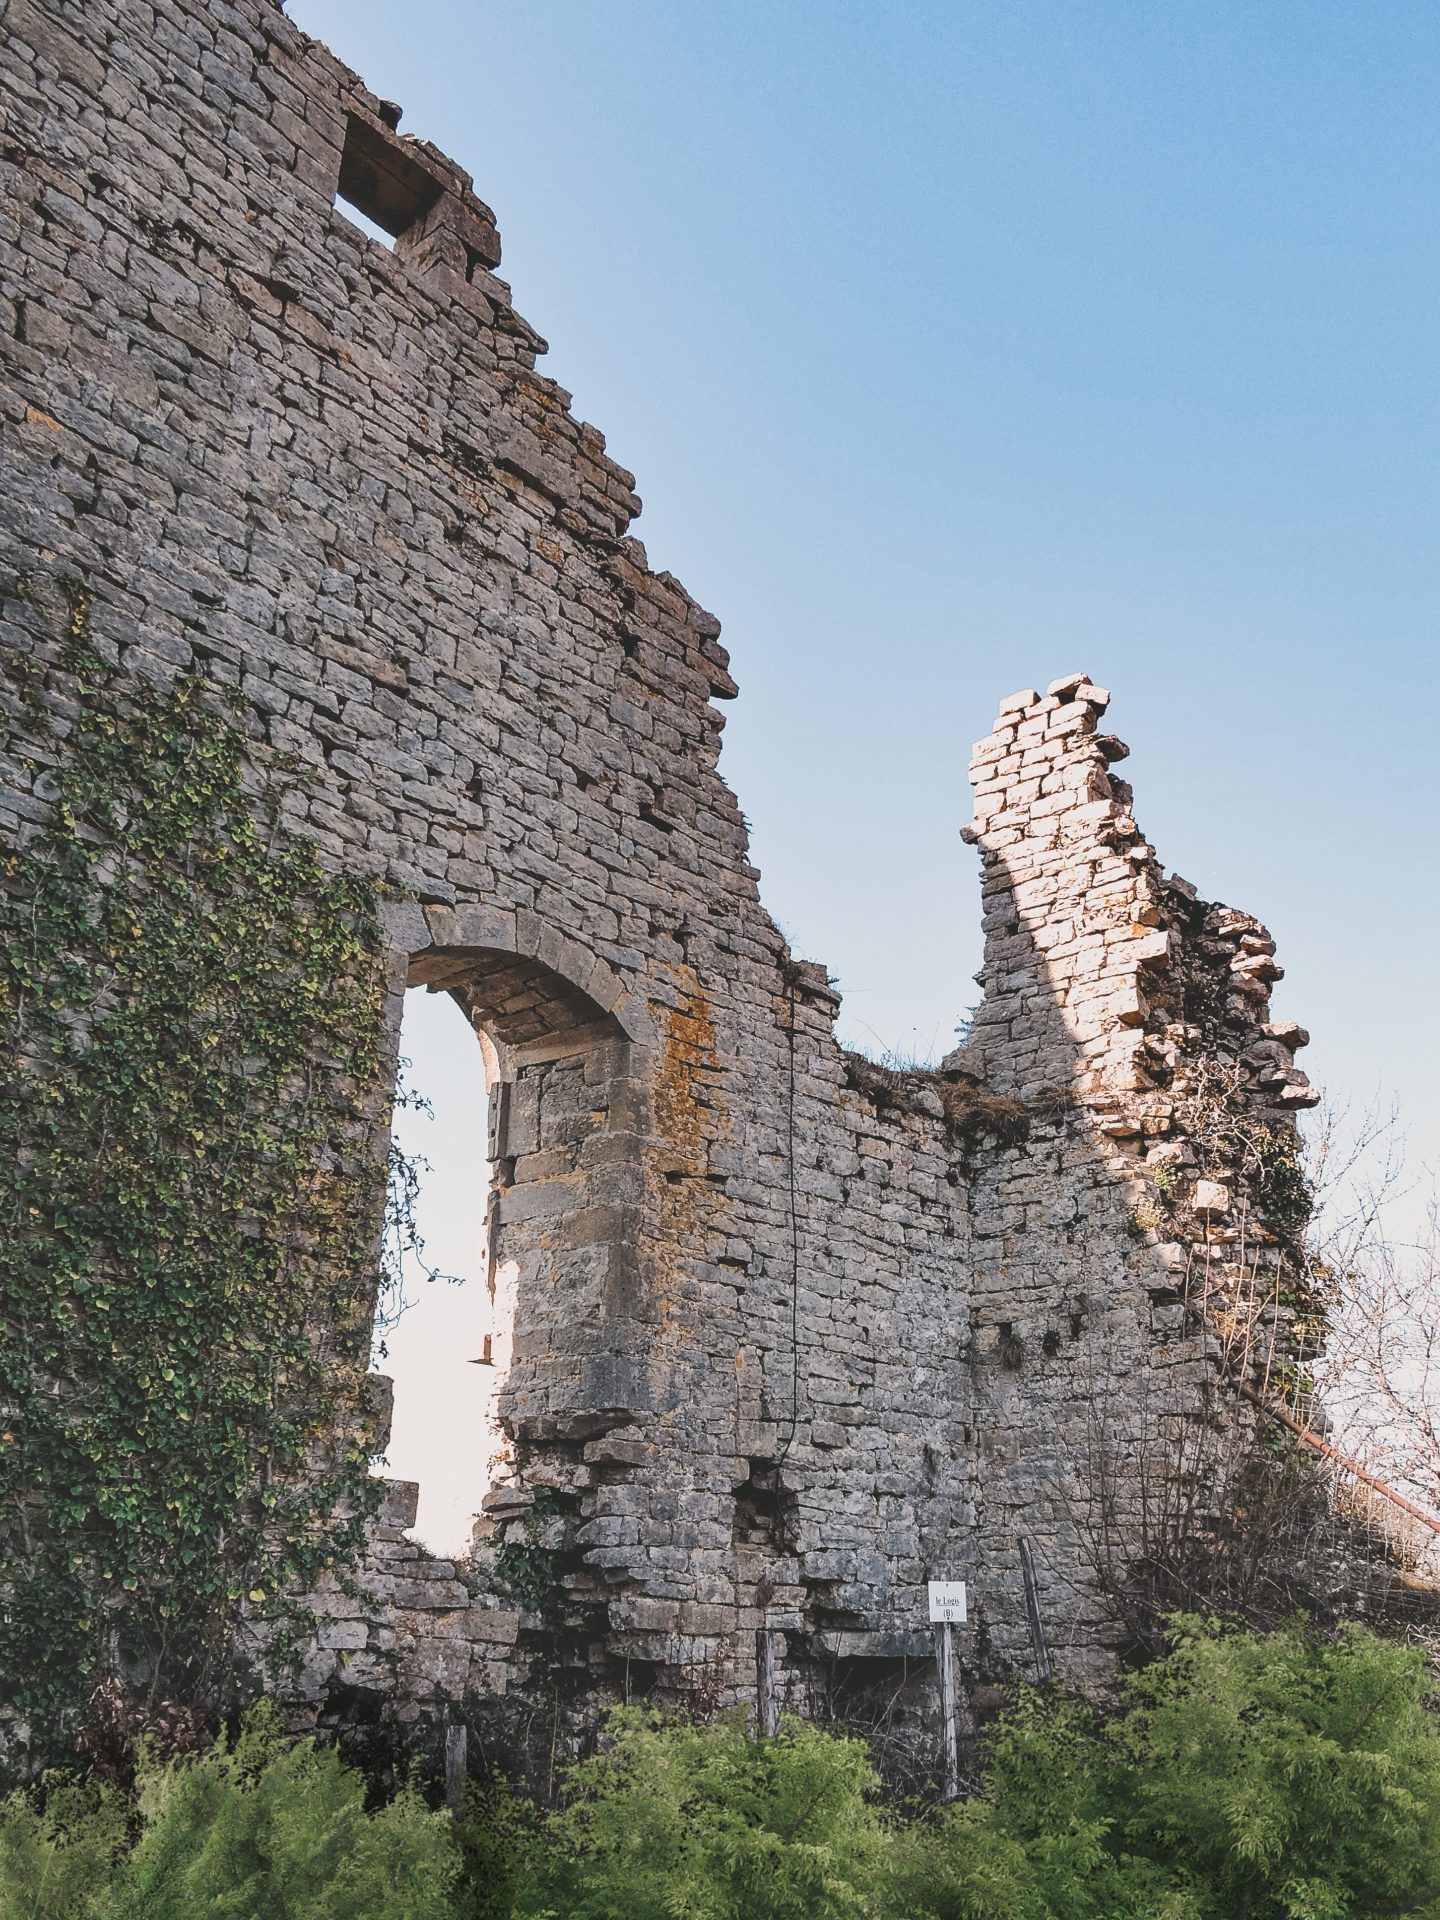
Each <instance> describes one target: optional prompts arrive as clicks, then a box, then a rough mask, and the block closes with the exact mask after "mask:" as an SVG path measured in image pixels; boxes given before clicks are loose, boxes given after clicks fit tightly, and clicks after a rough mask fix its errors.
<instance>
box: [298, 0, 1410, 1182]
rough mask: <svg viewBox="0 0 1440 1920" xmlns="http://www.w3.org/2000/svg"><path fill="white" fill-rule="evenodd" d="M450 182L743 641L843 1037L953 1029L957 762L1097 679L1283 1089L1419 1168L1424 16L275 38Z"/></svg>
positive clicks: (1153, 819)
mask: <svg viewBox="0 0 1440 1920" xmlns="http://www.w3.org/2000/svg"><path fill="white" fill-rule="evenodd" d="M289 12H290V14H291V17H292V18H294V19H295V20H296V21H298V23H299V24H300V25H301V26H302V27H304V28H306V29H307V30H308V31H310V32H313V33H317V34H319V35H320V36H321V37H322V38H324V39H325V40H327V41H328V42H329V43H330V45H331V46H332V47H333V48H334V50H335V51H336V52H337V53H338V54H339V55H340V57H341V58H342V59H344V60H347V61H348V62H349V63H350V64H351V65H352V66H354V67H356V68H358V69H359V71H360V72H361V73H362V74H363V75H364V76H365V78H366V80H367V82H368V83H369V85H371V86H372V87H373V88H374V89H375V90H376V91H377V92H379V93H381V94H384V95H386V96H388V97H390V98H393V99H395V100H397V101H398V102H399V103H400V105H401V106H402V107H403V109H404V121H403V125H402V130H403V131H406V132H413V133H416V134H421V135H424V136H426V137H428V138H430V139H432V140H434V141H435V142H436V143H437V144H438V145H439V146H440V147H442V148H443V149H444V150H445V151H446V152H448V153H450V154H451V155H453V156H454V157H455V158H456V159H457V160H459V161H460V162H461V163H462V164H463V165H464V166H466V167H467V168H468V169H469V170H470V171H471V172H472V173H473V174H474V176H475V183H476V188H477V191H478V192H479V193H480V195H481V197H482V198H483V199H485V200H487V201H488V202H489V203H490V204H491V205H492V206H493V207H494V208H495V210H496V212H497V215H498V217H499V224H500V230H501V234H502V236H503V239H504V243H505V264H504V266H503V268H502V272H503V273H504V275H505V276H506V278H507V279H509V280H510V282H511V284H512V285H513V286H514V288H515V293H516V304H517V306H518V307H519V309H520V311H521V312H522V313H524V314H525V316H526V317H527V319H529V320H530V321H531V322H532V323H533V324H534V325H535V326H537V327H538V328H539V330H540V331H541V333H543V334H544V335H545V336H546V338H547V339H548V340H549V341H550V342H551V345H552V351H551V354H550V356H549V359H548V361H546V362H544V363H542V364H543V365H545V366H546V367H547V369H548V371H550V372H551V373H552V374H553V375H554V376H555V377H556V378H557V379H559V380H560V381H561V382H563V384H564V385H566V386H567V387H569V388H571V389H572V390H573V391H574V393H575V398H576V411H577V412H578V413H579V414H580V415H581V416H582V417H584V418H587V419H590V420H593V421H595V423H596V424H597V425H599V426H600V427H602V428H603V429H604V431H605V433H606V435H607V436H608V439H609V442H610V447H611V451H612V452H613V453H614V455H615V457H616V458H617V459H619V460H620V461H622V462H623V463H624V464H625V465H626V466H629V467H631V468H633V469H634V471H635V472H636V474H637V475H638V480H639V491H640V493H641V495H642V496H643V498H644V499H645V501H646V507H645V512H644V515H643V517H642V519H641V520H640V522H639V523H638V524H637V526H636V528H635V531H636V533H637V534H638V535H639V536H640V537H641V538H642V539H644V540H645V542H646V544H647V546H648V549H649V552H650V556H651V559H652V562H653V563H654V564H656V565H657V566H661V567H667V568H669V569H670V570H671V571H673V572H674V573H676V574H678V575H679V576H680V578H681V579H683V580H684V581H685V583H686V585H687V586H688V587H689V588H690V590H691V591H692V592H693V593H694V594H695V595H696V597H697V598H698V599H700V600H701V601H702V602H703V603H704V604H705V605H706V606H708V607H710V608H711V609H712V610H713V611H714V612H715V613H716V614H717V615H718V616H719V617H720V619H721V620H722V621H723V622H724V627H725V634H724V638H725V641H726V644H727V645H728V646H729V647H730V649H731V652H732V655H733V660H734V668H735V673H736V676H737V678H738V680H739V682H740V687H741V697H740V700H739V701H738V702H737V703H735V704H734V705H733V706H732V707H731V708H730V709H729V714H730V724H729V727H728V730H727V733H726V748H725V753H724V757H723V760H722V770H723V771H724V773H725V775H726V777H727V778H728V779H729V780H730V782H731V784H732V785H733V786H734V788H735V789H736V791H737V793H738V794H739V797H740V803H741V805H742V806H743V807H744V809H745V811H746V813H747V814H748V816H749V817H750V819H751V821H752V823H753V827H754V836H755V842H754V844H755V857H756V860H757V864H759V865H760V866H761V867H762V868H763V870H764V880H763V882H762V888H763V892H764V897H765V899H766V902H767V904H768V906H769V907H770V910H771V911H772V912H773V913H774V914H775V916H776V917H777V919H778V920H779V921H780V923H781V925H782V926H783V927H784V928H785V930H786V932H787V933H788V934H789V935H790V937H791V940H792V942H793V944H794V946H795V948H796V950H797V952H799V953H800V954H801V955H802V956H803V957H806V958H812V959H820V960H824V961H825V962H826V963H827V964H828V965H829V966H830V967H831V968H832V970H834V971H835V972H836V973H837V974H838V975H839V978H840V983H841V986H842V988H843V990H844V993H845V1004H844V1010H843V1013H842V1016H841V1031H842V1034H843V1035H844V1036H845V1037H847V1038H850V1039H852V1040H853V1039H858V1040H861V1041H863V1042H865V1043H867V1044H868V1045H870V1046H872V1047H874V1046H877V1045H878V1046H881V1047H890V1048H894V1049H897V1050H900V1051H907V1052H919V1053H922V1054H923V1053H926V1052H928V1051H934V1052H937V1053H938V1052H941V1051H943V1050H944V1049H945V1048H946V1047H947V1046H948V1045H949V1044H950V1041H951V1035H952V1030H953V1028H954V1026H955V1024H956V1022H957V1020H958V1019H959V1018H960V1017H961V1015H962V1013H963V1011H964V1009H965V1008H966V1007H967V1006H968V1005H969V1004H970V1003H971V1002H972V1001H973V1000H974V999H975V997H976V993H975V989H974V988H973V987H972V985H971V982H970V975H971V974H972V973H973V971H974V970H975V968H976V966H977V965H978V964H979V957H980V943H979V910H978V901H977V889H976V870H977V869H976V860H975V856H974V854H973V853H971V852H970V851H968V850H967V849H966V848H964V847H963V846H962V845H961V844H960V842H959V840H958V838H957V829H958V827H959V826H960V824H961V823H962V821H964V820H965V819H966V818H967V817H968V814H969V805H968V798H967V788H966V780H965V764H966V759H967V757H968V751H969V747H970V743H971V742H972V741H973V740H975V739H977V738H978V737H979V736H980V735H981V734H983V733H985V732H986V731H988V728H989V725H990V721H991V717H992V715H993V712H994V708H995V705H996V702H997V701H998V700H999V698H1000V697H1001V696H1002V695H1004V694H1006V693H1009V692H1010V691H1011V690H1012V689H1014V688H1015V687H1019V686H1025V685H1034V684H1037V683H1038V684H1041V685H1043V684H1044V683H1045V682H1046V681H1047V680H1049V679H1052V678H1053V677H1055V676H1056V675H1057V674H1060V673H1062V672H1067V671H1070V670H1071V669H1073V668H1077V667H1083V668H1085V669H1086V670H1088V671H1089V672H1090V674H1091V675H1092V676H1093V677H1094V678H1095V679H1096V680H1099V681H1101V682H1102V683H1103V684H1105V685H1107V686H1109V687H1110V688H1111V689H1112V690H1113V692H1114V695H1115V701H1114V705H1113V707H1112V709H1111V713H1110V716H1109V718H1110V722H1111V723H1112V724H1113V726H1114V728H1115V730H1116V731H1117V732H1119V733H1120V734H1121V735H1122V736H1123V737H1124V738H1125V739H1127V740H1129V741H1130V743H1131V745H1132V747H1133V749H1134V752H1133V755H1132V758H1131V760H1130V761H1129V762H1128V763H1127V765H1126V768H1125V771H1126V773H1127V775H1129V777H1131V778H1132V779H1133V781H1134V783H1135V787H1136V811H1137V815H1138V817H1139V820H1140V823H1141V826H1142V828H1143V829H1144V830H1145V832H1146V833H1147V834H1148V836H1149V837H1150V838H1151V840H1152V841H1153V842H1154V843H1155V845H1156V846H1157V848H1158V850H1159V853H1160V855H1161V858H1162V859H1164V860H1165V861H1166V862H1167V864H1169V865H1171V866H1173V867H1174V868H1176V869H1178V870H1179V871H1180V872H1181V873H1183V874H1184V875H1186V876H1187V877H1188V878H1189V879H1191V880H1193V881H1195V882H1196V883H1197V884H1198V885H1199V886H1200V888H1201V890H1202V892H1204V893H1206V894H1208V895H1210V896H1211V897H1214V898H1219V899H1224V900H1228V901H1232V902H1233V903H1234V904H1235V905H1237V906H1242V907H1245V908H1247V909H1248V910H1250V911H1252V912H1255V913H1258V914H1259V915H1260V916H1261V917H1262V918H1263V919H1264V920H1266V921H1267V922H1268V924H1269V926H1270V928H1271V930H1272V932H1273V933H1274V934H1275V936H1276V938H1277V940H1278V941H1279V943H1280V959H1281V962H1282V964H1284V965H1285V966H1286V968H1287V970H1288V977H1287V978H1286V980H1285V981H1284V982H1283V983H1282V985H1281V986H1280V988H1279V989H1278V991H1277V995H1276V1007H1277V1013H1278V1014H1279V1015H1281V1016H1283V1017H1288V1018H1294V1019H1298V1020H1301V1021H1302V1022H1303V1023H1304V1024H1305V1025H1307V1026H1309V1027H1310V1028H1311V1030H1312V1032H1313V1034H1314V1036H1315V1042H1314V1045H1313V1047H1312V1048H1311V1050H1310V1052H1309V1054H1308V1055H1306V1056H1302V1063H1303V1064H1304V1065H1306V1067H1307V1069H1308V1070H1309V1072H1310V1074H1311V1076H1312V1078H1314V1079H1316V1080H1318V1081H1320V1082H1322V1083H1324V1084H1325V1085H1327V1086H1328V1087H1329V1088H1330V1089H1331V1090H1333V1091H1334V1092H1336V1093H1337V1094H1340V1095H1342V1096H1343V1095H1346V1094H1348V1095H1350V1096H1352V1097H1353V1098H1354V1099H1356V1100H1360V1101H1363V1100H1364V1099H1366V1098H1367V1097H1369V1096H1371V1095H1373V1094H1375V1093H1376V1092H1377V1091H1378V1093H1379V1094H1380V1096H1381V1097H1382V1098H1383V1099H1385V1100H1387V1101H1388V1100H1389V1099H1390V1098H1391V1097H1392V1096H1393V1097H1395V1098H1397V1099H1398V1100H1399V1102H1400V1104H1401V1107H1402V1109H1403V1113H1404V1116H1405V1118H1406V1120H1407V1122H1408V1125H1409V1128H1410V1135H1411V1142H1412V1160H1413V1161H1414V1162H1415V1163H1416V1164H1417V1165H1418V1164H1419V1163H1421V1162H1424V1161H1426V1160H1428V1161H1430V1162H1431V1163H1433V1162H1434V1161H1435V1160H1436V1159H1437V1158H1440V1093H1437V1086H1440V1022H1437V1019H1436V1014H1435V996H1434V991H1433V980H1434V972H1435V962H1434V955H1435V953H1436V950H1437V947H1440V924H1437V923H1440V912H1437V906H1436V899H1437V870H1440V861H1437V857H1436V845H1435V843H1436V835H1437V827H1440V805H1437V774H1436V754H1437V741H1440V698H1437V696H1440V671H1437V666H1436V640H1437V631H1436V630H1437V600H1440V594H1437V587H1440V546H1437V539H1436V526H1437V508H1440V468H1437V459H1436V453H1437V436H1436V414H1437V404H1436V403H1437V397H1440V363H1437V352H1436V347H1437V316H1436V306H1437V299H1436V295H1437V277H1440V275H1437V262H1440V247H1437V239H1440V235H1437V225H1440V216H1437V207H1440V115H1437V112H1436V104H1435V103H1436V99H1437V96H1440V8H1437V7H1436V6H1435V5H1434V4H1433V0H1416V4H1405V3H1403V0H1401V3H1395V4H1392V3H1391V0H1369V3H1368V4H1366V5H1363V6H1357V5H1355V4H1354V3H1353V0H1343V4H1341V3H1340V0H1306V3H1305V4H1300V3H1298V0H1263V4H1257V0H1204V3H1203V4H1189V3H1187V0H1167V4H1165V5H1163V6H1157V5H1154V4H1150V0H1124V3H1121V0H1043V3H1042V0H1005V4H998V3H997V0H985V4H979V3H978V0H952V4H947V5H940V4H933V3H931V0H911V3H910V4H906V3H905V0H889V4H882V0H848V3H847V4H843V5H838V6H837V5H834V4H820V0H766V3H765V4H758V3H755V0H642V3H640V4H620V3H619V0H543V3H540V0H536V3H533V4H531V5H529V6H516V5H514V4H507V5H505V6H498V5H491V4H474V3H473V0H470V3H468V4H467V3H466V0H409V4H408V5H406V6H404V7H397V6H395V5H394V4H393V3H390V4H381V3H380V0H292V3H291V5H290V7H289Z"/></svg>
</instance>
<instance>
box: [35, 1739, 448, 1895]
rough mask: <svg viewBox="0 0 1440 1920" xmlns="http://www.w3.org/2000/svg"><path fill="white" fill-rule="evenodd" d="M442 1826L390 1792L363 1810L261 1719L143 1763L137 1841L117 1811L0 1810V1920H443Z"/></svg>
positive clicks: (114, 1800)
mask: <svg viewBox="0 0 1440 1920" xmlns="http://www.w3.org/2000/svg"><path fill="white" fill-rule="evenodd" d="M449 1827H450V1822H449V1818H448V1816H447V1815H445V1814H438V1813H431V1812H430V1811H429V1810H428V1808H427V1807H426V1806H425V1804H424V1802H423V1801H422V1800H420V1799H419V1798H418V1797H417V1796H416V1795H415V1794H413V1793H410V1792H408V1791H406V1792H401V1793H400V1794H399V1795H398V1796H397V1797H396V1798H395V1799H394V1800H392V1801H391V1802H390V1803H389V1805H388V1806H385V1807H382V1808H381V1809H380V1810H379V1812H377V1813H371V1814H367V1813H366V1811H365V1781H364V1778H363V1776H362V1775H361V1774H359V1773H357V1772H355V1771H354V1770H353V1769H352V1768H349V1767H346V1766H344V1765H343V1764H342V1763H341V1760H340V1758H339V1756H338V1755H337V1754H336V1753H335V1751H334V1749H333V1748H329V1747H317V1746H316V1745H315V1744H314V1743H313V1742H312V1741H297V1742H290V1741H287V1740H285V1739H284V1738H283V1737H282V1735H281V1733H280V1730H279V1722H278V1717H277V1716H276V1714H275V1712H274V1709H273V1708H271V1707H268V1706H263V1705H262V1706H260V1707H257V1708H256V1709H255V1710H254V1711H253V1712H252V1713H251V1714H250V1715H249V1717H248V1718H247V1720H246V1722H245V1724H244V1726H243V1728H242V1729H241V1732H240V1735H239V1737H238V1738H237V1739H236V1740H235V1741H234V1743H233V1744H230V1743H223V1742H222V1743H221V1744H220V1745H219V1746H217V1747H216V1748H215V1749H214V1750H213V1751H212V1752H210V1753H208V1754H205V1755H204V1756H202V1757H199V1758H187V1759H181V1760H172V1761H170V1762H168V1763H167V1764H165V1765H159V1764H156V1763H154V1762H149V1763H142V1766H141V1772H140V1787H139V1837H138V1839H137V1840H136V1841H135V1844H134V1846H133V1848H132V1849H131V1850H130V1851H129V1852H128V1853H126V1854H124V1856H123V1858H122V1857H121V1854H122V1848H123V1846H124V1842H125V1839H126V1816H125V1809H124V1807H123V1805H122V1803H121V1802H120V1801H119V1799H118V1797H117V1796H115V1795H113V1794H110V1793H107V1792H103V1791H95V1792H91V1791H89V1790H87V1789H85V1788H79V1787H73V1786H59V1785H57V1786H55V1787H53V1788H52V1789H51V1791H49V1792H48V1793H47V1794H45V1795H44V1796H43V1798H41V1797H38V1796H32V1795H25V1794H15V1795H12V1797H11V1798H10V1799H9V1800H8V1801H7V1802H6V1803H5V1805H4V1808H3V1811H0V1920H202V1916H204V1917H205V1920H275V1916H281V1915H283V1916H284V1920H453V1916H454V1914H455V1911H456V1909H455V1905H454V1899H453V1895H454V1890H455V1888H456V1885H457V1882H458V1880H459V1875H460V1862H459V1859H458V1856H457V1854H456V1851H455V1848H454V1846H453V1843H452V1841H451V1838H450V1831H449Z"/></svg>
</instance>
